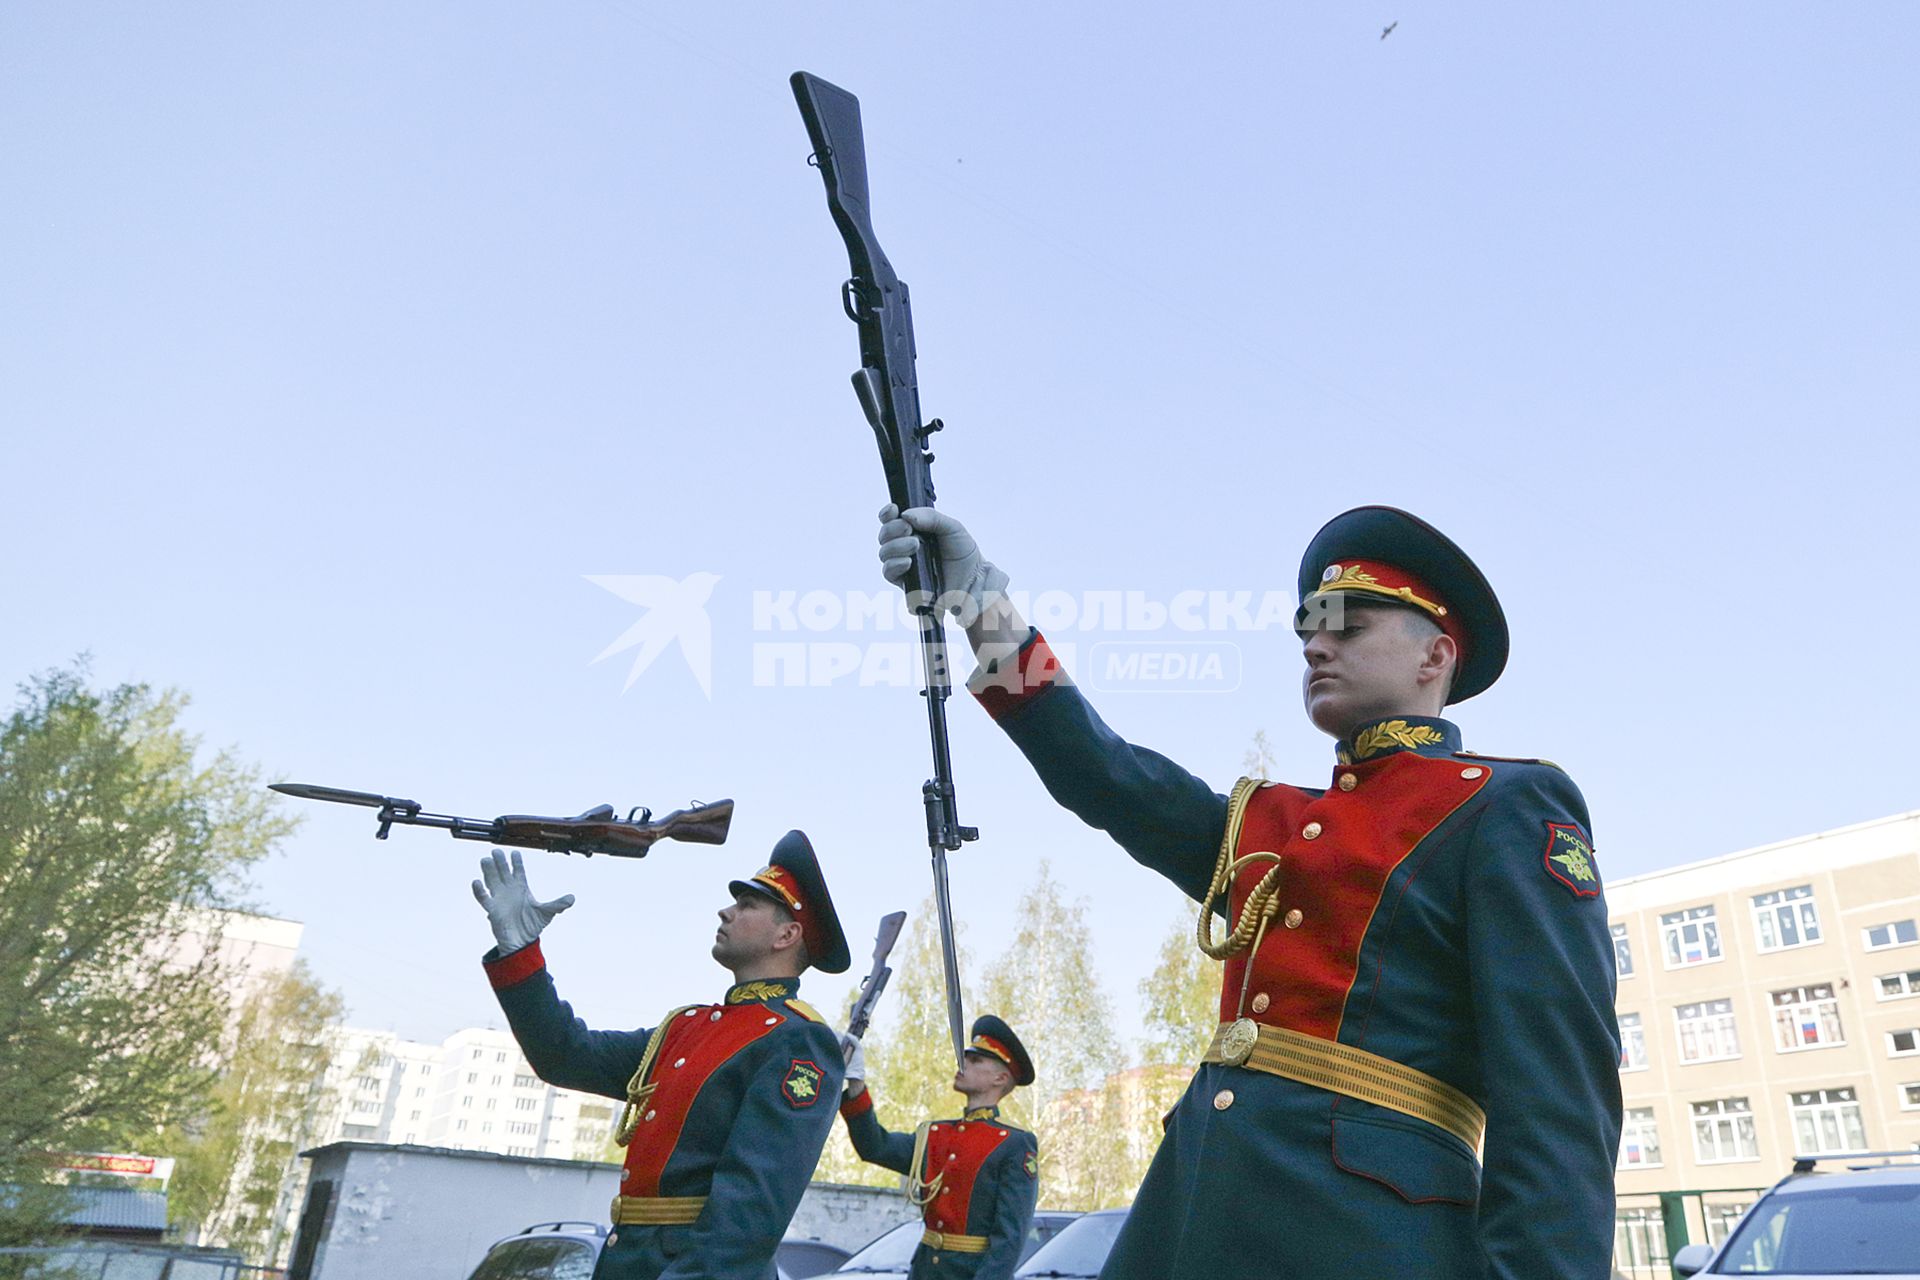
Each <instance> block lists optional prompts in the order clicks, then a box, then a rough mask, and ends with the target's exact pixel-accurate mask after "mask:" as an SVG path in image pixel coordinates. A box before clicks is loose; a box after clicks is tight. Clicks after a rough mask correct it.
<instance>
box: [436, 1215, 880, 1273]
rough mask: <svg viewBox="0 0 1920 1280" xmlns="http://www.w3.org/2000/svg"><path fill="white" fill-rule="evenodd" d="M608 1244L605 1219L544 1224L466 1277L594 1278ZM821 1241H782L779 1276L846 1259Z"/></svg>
mask: <svg viewBox="0 0 1920 1280" xmlns="http://www.w3.org/2000/svg"><path fill="white" fill-rule="evenodd" d="M606 1245H607V1225H606V1224H605V1223H603V1222H539V1223H535V1224H534V1225H533V1226H531V1227H528V1228H527V1229H526V1230H525V1231H520V1232H516V1233H514V1234H513V1235H510V1236H508V1237H507V1238H506V1239H504V1240H497V1241H495V1242H494V1244H493V1247H492V1248H490V1249H488V1250H487V1256H486V1257H484V1258H482V1259H481V1260H480V1265H479V1266H478V1267H476V1268H474V1272H473V1274H472V1275H471V1276H469V1277H468V1278H467V1280H589V1278H590V1277H591V1276H592V1275H593V1267H594V1264H595V1263H596V1262H598V1261H599V1260H600V1251H601V1250H602V1249H604V1248H606ZM846 1257H847V1251H846V1250H845V1249H842V1248H840V1247H839V1246H838V1245H831V1244H827V1243H826V1242H825V1241H822V1240H799V1239H789V1240H782V1241H781V1242H780V1244H779V1247H778V1248H776V1249H775V1250H774V1254H773V1258H774V1265H775V1268H776V1270H777V1271H778V1273H779V1277H780V1280H808V1278H809V1277H811V1276H819V1275H825V1274H827V1273H828V1272H830V1271H832V1270H833V1269H834V1268H835V1267H836V1266H838V1265H839V1264H840V1263H841V1262H843V1261H845V1260H846Z"/></svg>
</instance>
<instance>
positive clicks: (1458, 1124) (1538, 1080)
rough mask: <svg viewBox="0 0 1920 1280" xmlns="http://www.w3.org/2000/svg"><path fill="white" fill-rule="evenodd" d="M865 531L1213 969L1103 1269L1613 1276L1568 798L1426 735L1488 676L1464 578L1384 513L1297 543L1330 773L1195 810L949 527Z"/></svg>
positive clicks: (1026, 743)
mask: <svg viewBox="0 0 1920 1280" xmlns="http://www.w3.org/2000/svg"><path fill="white" fill-rule="evenodd" d="M881 520H882V528H881V532H880V541H881V544H882V545H881V551H880V555H881V560H882V561H883V564H884V571H885V573H886V575H887V577H888V578H889V579H891V580H893V581H895V582H899V581H901V580H902V578H903V576H904V574H905V573H906V571H907V567H908V564H909V563H910V557H911V556H912V555H913V553H914V551H915V548H916V546H917V544H918V543H919V542H920V540H921V539H923V538H924V539H925V540H926V541H927V542H929V543H931V544H933V545H934V547H935V548H936V549H937V554H938V555H939V556H940V557H941V562H942V568H943V573H944V580H945V581H946V582H947V583H949V584H953V586H954V588H955V591H954V595H953V596H952V598H950V599H949V600H948V601H946V602H944V603H946V604H947V605H948V606H949V607H954V608H955V611H956V612H959V613H961V615H962V621H963V622H965V623H966V624H967V635H968V639H969V641H970V642H971V644H972V646H973V649H974V652H975V655H976V656H977V657H978V658H979V659H980V661H981V667H980V669H979V671H977V672H976V673H975V675H974V677H973V680H972V681H971V682H970V686H971V687H972V688H973V690H974V692H975V694H976V696H977V697H978V698H979V700H980V701H981V702H982V703H983V704H984V706H985V707H986V709H987V711H988V712H989V714H991V715H992V716H993V718H994V719H995V721H996V722H997V723H998V724H999V726H1000V727H1001V729H1003V730H1004V731H1005V732H1006V734H1007V736H1008V737H1010V738H1011V739H1012V740H1013V742H1014V744H1015V745H1016V746H1017V747H1018V748H1019V749H1020V750H1021V752H1022V753H1023V754H1025V755H1026V756H1027V758H1028V760H1029V761H1030V762H1031V763H1032V765H1033V766H1034V768H1035V770H1036V771H1037V772H1038V774H1039V775H1040V779H1041V781H1042V782H1043V783H1044V784H1045V786H1046V788H1047V790H1048V791H1049V792H1050V793H1051V794H1052V795H1053V797H1054V798H1055V799H1056V800H1058V801H1059V802H1060V803H1061V804H1063V805H1064V806H1066V807H1067V808H1068V809H1070V810H1071V811H1073V812H1074V813H1075V814H1077V815H1079V816H1080V817H1081V818H1082V819H1083V820H1085V821H1086V822H1088V823H1089V824H1091V825H1093V826H1095V827H1098V828H1100V829H1101V830H1104V831H1106V832H1107V833H1108V834H1109V835H1111V836H1112V837H1113V838H1114V839H1115V840H1116V841H1117V842H1118V843H1119V844H1120V845H1121V847H1123V848H1124V849H1125V850H1126V851H1127V852H1128V853H1129V854H1130V855H1132V857H1133V858H1134V859H1135V860H1136V861H1138V862H1140V863H1141V864H1142V865H1144V866H1147V867H1150V868H1152V869H1153V870H1155V871H1158V872H1160V873H1161V874H1162V875H1164V876H1166V877H1167V878H1168V879H1170V880H1171V881H1173V883H1174V884H1176V885H1177V886H1179V888H1180V889H1181V890H1182V891H1184V892H1185V893H1186V894H1187V895H1188V896H1189V897H1190V898H1192V899H1193V900H1195V901H1196V902H1198V903H1200V904H1202V905H1201V907H1200V911H1199V920H1198V925H1199V928H1198V934H1199V939H1198V940H1199V942H1200V945H1201V946H1202V948H1203V949H1204V950H1205V951H1207V952H1208V954H1210V955H1212V956H1214V957H1216V958H1218V959H1221V960H1223V961H1224V962H1225V964H1224V975H1223V983H1222V989H1221V996H1220V1025H1219V1028H1218V1030H1217V1032H1216V1034H1215V1037H1214V1041H1213V1044H1212V1046H1211V1048H1210V1049H1209V1050H1208V1051H1207V1053H1206V1055H1205V1057H1204V1059H1203V1061H1202V1064H1201V1065H1200V1067H1199V1069H1198V1071H1197V1072H1196V1074H1195V1076H1194V1079H1193V1082H1192V1084H1191V1086H1190V1087H1189V1088H1188V1090H1187V1092H1186V1094H1185V1096H1184V1097H1183V1098H1182V1099H1181V1101H1180V1103H1179V1104H1178V1105H1177V1106H1176V1108H1175V1109H1174V1111H1173V1113H1172V1114H1171V1115H1170V1117H1169V1119H1168V1123H1167V1127H1166V1134H1165V1137H1164V1139H1163V1141H1162V1143H1161V1146H1160V1149H1159V1151H1158V1153H1157V1154H1156V1155H1155V1157H1154V1160H1153V1163H1152V1166H1151V1167H1150V1169H1149V1171H1148V1173H1147V1177H1146V1181H1145V1182H1144V1183H1143V1184H1142V1186H1141V1188H1140V1192H1139V1195H1138V1197H1137V1198H1136V1200H1135V1202H1134V1207H1133V1213H1132V1215H1131V1217H1130V1218H1129V1220H1128V1222H1127V1224H1126V1226H1125V1228H1124V1229H1123V1230H1122V1232H1121V1235H1120V1237H1119V1239H1118V1241H1117V1242H1116V1244H1115V1247H1114V1251H1113V1254H1112V1256H1111V1257H1110V1259H1109V1261H1108V1263H1107V1266H1106V1269H1105V1271H1104V1272H1103V1273H1102V1274H1103V1276H1105V1277H1108V1278H1110V1280H1242V1278H1244V1280H1256V1278H1258V1280H1268V1278H1269V1277H1275V1276H1299V1277H1307V1278H1317V1277H1328V1278H1329V1280H1331V1278H1332V1277H1339V1278H1340V1280H1364V1278H1366V1277H1381V1278H1383V1280H1384V1278H1386V1277H1393V1278H1394V1280H1402V1278H1405V1277H1434V1278H1435V1280H1481V1278H1488V1280H1492V1278H1496V1277H1497V1278H1498V1280H1520V1278H1522V1277H1525V1278H1526V1280H1536V1278H1545V1277H1565V1278H1566V1280H1602V1278H1603V1277H1605V1276H1606V1275H1608V1274H1609V1265H1610V1259H1611V1255H1612V1247H1613V1219H1614V1204H1613V1169H1614V1157H1615V1151H1616V1148H1617V1145H1618V1141H1619V1133H1620V1090H1619V1079H1618V1075H1617V1064H1618V1062H1619V1044H1618V1030H1617V1028H1616V1026H1615V1023H1614V1016H1613V994H1614V968H1613V956H1612V950H1611V948H1610V946H1609V939H1608V933H1607V912H1606V904H1605V901H1604V899H1603V898H1602V896H1601V889H1600V880H1599V872H1598V870H1597V868H1596V866H1595V859H1594V854H1593V846H1592V843H1591V831H1590V828H1589V825H1588V819H1587V811H1586V804H1585V801H1584V800H1583V799H1582V798H1581V795H1580V792H1579V789H1578V788H1576V787H1575V786H1574V784H1573V782H1572V780H1571V779H1570V778H1568V777H1567V775H1566V774H1565V773H1563V772H1562V771H1561V770H1560V769H1558V768H1556V767H1555V766H1554V765H1552V764H1549V763H1547V762H1545V761H1540V760H1529V759H1508V758H1504V757H1495V756H1483V755H1476V754H1474V753H1471V752H1468V751H1466V750H1465V749H1464V748H1463V746H1462V742H1461V737H1460V731H1459V729H1458V728H1457V727H1455V725H1454V724H1453V723H1451V722H1450V721H1448V720H1446V719H1443V718H1442V717H1441V713H1442V711H1443V710H1444V708H1445V707H1446V706H1447V705H1448V704H1450V703H1454V702H1460V701H1462V700H1464V699H1466V698H1470V697H1472V696H1473V695H1475V694H1477V693H1480V692H1482V691H1483V690H1485V689H1486V688H1487V687H1488V686H1489V685H1491V684H1492V683H1493V681H1494V680H1495V678H1497V677H1498V676H1499V674H1500V672H1501V670H1502V668H1503V667H1504V666H1505V663H1506V657H1507V628H1506V622H1505V618H1504V615H1503V614H1502V612H1501V609H1500V605H1499V602H1498V600H1497V599H1496V598H1495V596H1494V593H1493V590H1492V588H1491V587H1490V586H1489V585H1488V583H1487V581H1486V579H1485V578H1484V577H1483V576H1482V575H1481V573H1480V571H1479V570H1478V568H1476V567H1475V566H1474V564H1473V563H1472V561H1470V560H1469V559H1468V558H1467V556H1466V555H1465V554H1464V553H1463V552H1462V551H1461V550H1460V549H1459V548H1458V547H1456V546H1455V545H1454V544H1453V543H1452V542H1451V541H1449V540H1448V539H1447V538H1446V537H1444V536H1443V535H1442V534H1441V533H1440V532H1439V531H1438V530H1436V529H1434V528H1433V527H1432V526H1430V525H1428V524H1426V523H1425V522H1424V521H1421V520H1419V519H1417V518H1416V517H1414V516H1411V515H1409V514H1407V513H1405V512H1403V511H1398V510H1395V509H1393V508H1388V507H1362V508H1359V509H1357V510H1354V511H1349V512H1346V513H1345V514H1343V515H1341V516H1338V517H1336V518H1335V519H1334V520H1333V521H1331V522H1330V523H1329V524H1328V525H1327V526H1326V527H1325V528H1323V529H1322V530H1321V531H1320V533H1319V534H1318V535H1317V536H1316V537H1315V538H1314V539H1313V541H1312V543H1311V545H1310V546H1309V547H1308V548H1307V551H1306V555H1305V557H1304V558H1303V559H1302V561H1301V564H1300V570H1299V591H1300V600H1301V607H1300V611H1299V612H1298V613H1297V614H1296V616H1295V625H1296V628H1297V629H1298V631H1299V633H1300V638H1301V641H1302V644H1303V651H1304V656H1305V659H1306V670H1305V672H1304V675H1303V686H1304V689H1303V691H1304V698H1305V703H1306V710H1307V715H1308V718H1309V719H1310V720H1311V721H1312V722H1313V724H1314V725H1315V726H1316V727H1318V728H1319V729H1321V730H1322V731H1324V732H1326V733H1327V734H1329V735H1331V736H1332V737H1333V738H1334V739H1335V741H1336V744H1337V745H1336V751H1335V759H1336V763H1335V765H1334V768H1333V769H1332V771H1331V775H1330V776H1329V778H1328V779H1327V781H1326V783H1325V784H1324V785H1322V786H1314V787H1297V786H1286V785H1281V784H1277V783H1261V782H1258V781H1256V780H1253V779H1242V780H1241V781H1240V782H1239V783H1238V784H1236V785H1235V786H1234V787H1233V788H1232V790H1231V792H1230V794H1228V795H1220V794H1218V793H1216V792H1215V791H1214V790H1213V788H1212V787H1210V786H1208V785H1206V784H1205V783H1204V782H1202V781H1201V780H1200V779H1198V778H1196V777H1194V776H1193V775H1192V774H1190V773H1188V772H1187V771H1186V770H1185V769H1182V768H1181V767H1180V766H1178V765H1176V764H1174V763H1173V762H1172V761H1170V760H1168V759H1166V758H1165V757H1163V756H1160V755H1158V754H1156V753H1154V752H1152V751H1148V750H1145V749H1144V748H1141V747H1137V746H1134V745H1132V744H1130V743H1128V742H1127V741H1125V740H1124V739H1122V738H1121V737H1120V736H1119V735H1118V734H1116V733H1114V732H1113V730H1111V729H1110V728H1108V727H1107V725H1106V724H1105V723H1104V722H1103V721H1102V720H1101V719H1100V717H1099V716H1098V715H1096V714H1095V712H1094V710H1093V708H1092V706H1091V705H1089V703H1088V702H1087V700H1086V698H1085V697H1084V696H1083V695H1082V694H1081V693H1080V691H1079V690H1078V689H1077V688H1075V686H1074V685H1073V683H1072V681H1071V680H1070V679H1068V678H1067V676H1066V675H1065V673H1064V672H1062V671H1061V670H1060V668H1059V664H1058V663H1057V661H1056V660H1055V659H1054V657H1053V655H1052V653H1051V652H1050V651H1049V650H1048V648H1047V643H1046V641H1045V639H1043V638H1042V637H1041V636H1040V635H1039V634H1038V632H1035V631H1033V630H1031V629H1030V628H1028V627H1027V626H1026V624H1025V623H1024V622H1023V621H1021V620H1020V618H1019V617H1018V615H1017V613H1016V612H1015V611H1014V610H1013V609H1012V608H1011V606H1010V605H1009V604H1008V603H1007V602H1006V600H1005V598H1004V596H1003V595H1002V593H1003V592H1004V590H1005V587H1006V584H1007V577H1006V575H1005V574H1004V573H1003V572H1001V571H1000V570H999V569H997V568H996V567H994V566H993V565H992V564H991V563H990V562H988V561H986V560H984V559H983V558H982V557H981V555H980V552H979V549H978V547H977V546H976V545H975V543H974V540H973V538H972V537H971V536H970V535H969V534H968V533H967V531H966V529H965V528H964V527H962V526H961V525H960V524H959V522H957V521H955V520H953V519H952V518H951V517H949V516H946V515H944V514H942V513H939V512H935V511H932V510H916V511H910V512H908V513H907V514H906V517H905V518H904V519H903V518H901V517H899V516H898V515H897V513H895V512H894V511H893V510H892V509H891V508H888V509H887V510H885V511H883V512H882V513H881ZM1219 915H1224V917H1225V918H1224V921H1220V920H1217V919H1216V916H1219Z"/></svg>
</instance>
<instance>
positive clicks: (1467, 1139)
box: [1201, 1018, 1487, 1152]
mask: <svg viewBox="0 0 1920 1280" xmlns="http://www.w3.org/2000/svg"><path fill="white" fill-rule="evenodd" d="M1201 1061H1202V1062H1210V1063H1215V1064H1219V1065H1225V1066H1229V1067H1245V1068H1247V1069H1248V1070H1249V1071H1264V1072H1266V1073H1267V1074H1268V1075H1272V1076H1283V1077H1285V1078H1286V1079H1288V1080H1298V1081H1299V1082H1300V1083H1301V1084H1310V1085H1313V1086H1314V1087H1316V1088H1320V1089H1325V1090H1327V1091H1328V1092H1329V1093H1338V1094H1343V1095H1345V1096H1346V1097H1349V1098H1358V1099H1359V1100H1360V1101H1362V1102H1371V1103H1372V1104H1373V1105H1374V1106H1376V1107H1385V1108H1387V1109H1388V1110H1389V1111H1398V1112H1399V1113H1400V1114H1402V1115H1408V1116H1413V1117H1415V1118H1416V1119H1419V1120H1425V1121H1426V1122H1427V1123H1428V1124H1432V1125H1438V1126H1439V1127H1440V1128H1442V1129H1445V1130H1446V1131H1447V1132H1448V1133H1450V1134H1452V1135H1453V1136H1454V1137H1456V1138H1458V1139H1460V1141H1462V1142H1464V1143H1466V1144H1467V1145H1468V1146H1469V1147H1471V1148H1473V1149H1474V1150H1475V1151H1476V1152H1477V1151H1479V1149H1480V1138H1481V1135H1482V1134H1484V1133H1485V1132H1486V1128H1487V1113H1486V1112H1484V1111H1482V1110H1481V1109H1480V1106H1479V1104H1478V1103H1476V1102H1475V1101H1474V1100H1473V1099H1472V1098H1469V1097H1468V1096H1467V1095H1466V1094H1464V1093H1462V1092H1460V1091H1459V1090H1458V1089H1456V1088H1454V1087H1453V1086H1452V1085H1450V1084H1447V1083H1446V1082H1445V1081H1442V1080H1436V1079H1434V1078H1433V1077H1432V1076H1430V1075H1428V1074H1427V1073H1426V1072H1424V1071H1416V1070H1414V1069H1413V1068H1412V1067H1407V1066H1402V1065H1401V1064H1400V1063H1398V1062H1395V1061H1393V1059H1391V1058H1383V1057H1381V1056H1380V1055H1379V1054H1377V1053H1368V1052H1367V1051H1366V1050H1365V1049H1356V1048H1354V1047H1353V1046H1351V1045H1344V1044H1339V1043H1337V1042H1335V1041H1332V1040H1323V1039H1321V1038H1320V1037H1319V1036H1310V1035H1307V1034H1305V1033H1304V1032H1299V1031H1289V1030H1287V1029H1286V1028H1285V1027H1268V1026H1262V1025H1261V1024H1260V1023H1257V1022H1255V1021H1254V1020H1253V1019H1251V1018H1242V1019H1240V1020H1239V1021H1238V1022H1223V1023H1221V1024H1220V1030H1219V1031H1217V1032H1215V1033H1214V1037H1213V1043H1212V1044H1210V1045H1208V1046H1207V1053H1206V1056H1205V1057H1204V1058H1202V1059H1201Z"/></svg>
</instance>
